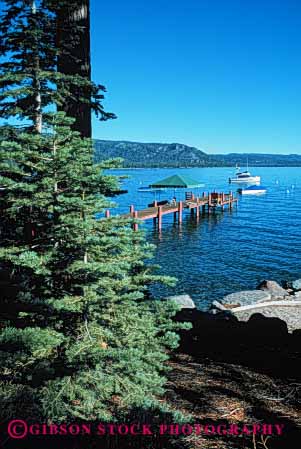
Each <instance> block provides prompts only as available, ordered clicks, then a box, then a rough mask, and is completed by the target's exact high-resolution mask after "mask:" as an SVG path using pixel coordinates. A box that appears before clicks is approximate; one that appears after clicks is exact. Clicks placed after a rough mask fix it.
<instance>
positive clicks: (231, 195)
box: [229, 190, 233, 210]
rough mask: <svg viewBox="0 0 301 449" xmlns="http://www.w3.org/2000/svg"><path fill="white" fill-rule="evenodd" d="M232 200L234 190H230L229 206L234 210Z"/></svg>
mask: <svg viewBox="0 0 301 449" xmlns="http://www.w3.org/2000/svg"><path fill="white" fill-rule="evenodd" d="M232 200H233V193H232V190H231V191H230V196H229V207H230V210H232Z"/></svg>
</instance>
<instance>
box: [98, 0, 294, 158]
mask: <svg viewBox="0 0 301 449" xmlns="http://www.w3.org/2000/svg"><path fill="white" fill-rule="evenodd" d="M91 19H92V36H91V37H92V68H93V78H94V80H95V81H96V82H99V83H102V84H105V86H106V87H107V90H108V92H107V94H106V101H105V107H106V109H107V110H109V111H112V112H115V113H116V114H117V115H118V119H117V120H114V121H110V122H105V123H103V122H97V121H96V120H94V123H93V134H94V137H95V138H101V139H112V140H114V139H116V140H123V139H124V140H136V141H143V142H180V143H185V144H187V145H192V146H197V147H198V148H200V149H203V150H205V151H206V152H208V153H228V152H258V153H299V154H301V126H300V125H301V3H300V1H299V0H296V1H295V0H273V1H272V0H261V1H259V0H252V1H251V0H240V1H238V0H227V1H226V0H186V1H183V0H181V1H179V0H152V1H141V0H139V1H138V0H128V1H122V0H115V1H114V0H113V1H110V2H100V1H99V0H91Z"/></svg>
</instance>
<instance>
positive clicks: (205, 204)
mask: <svg viewBox="0 0 301 449" xmlns="http://www.w3.org/2000/svg"><path fill="white" fill-rule="evenodd" d="M237 201H238V200H237V198H236V197H234V195H233V193H232V192H229V193H223V192H222V193H219V192H209V193H205V192H203V194H202V195H201V196H196V195H194V194H191V195H187V194H186V197H185V200H183V201H176V200H172V201H170V202H167V203H166V202H165V201H164V202H158V201H154V202H153V203H151V204H149V205H148V207H147V208H145V209H141V210H135V208H134V206H133V205H131V206H130V210H129V213H128V214H123V215H122V217H123V218H133V219H134V220H135V221H134V223H133V229H134V230H135V231H136V230H138V225H139V220H141V221H145V220H150V219H153V221H154V224H155V225H157V227H158V229H161V228H162V217H163V216H164V215H168V214H174V221H177V222H178V223H182V220H183V211H184V209H188V210H190V212H191V214H193V215H196V217H197V218H199V217H200V213H203V214H204V213H206V212H207V213H209V214H210V212H211V211H212V210H214V209H216V208H221V209H222V210H224V208H225V207H226V206H228V207H229V209H230V210H231V209H232V207H233V205H234V204H237ZM162 203H164V204H162ZM105 216H106V217H107V218H108V217H110V211H109V210H107V211H106V212H105ZM136 220H137V221H136Z"/></svg>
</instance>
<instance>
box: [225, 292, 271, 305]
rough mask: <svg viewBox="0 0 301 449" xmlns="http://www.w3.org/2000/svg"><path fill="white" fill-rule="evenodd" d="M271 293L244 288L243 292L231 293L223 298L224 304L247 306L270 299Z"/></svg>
mask: <svg viewBox="0 0 301 449" xmlns="http://www.w3.org/2000/svg"><path fill="white" fill-rule="evenodd" d="M270 300H271V294H270V293H269V292H267V291H262V290H243V291H241V292H236V293H231V294H230V295H227V296H225V297H224V298H223V300H222V301H221V302H222V303H223V304H225V305H226V304H229V305H233V306H237V307H240V306H247V305H250V304H256V303H257V302H264V301H270Z"/></svg>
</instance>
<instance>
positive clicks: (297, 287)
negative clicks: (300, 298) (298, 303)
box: [292, 279, 301, 290]
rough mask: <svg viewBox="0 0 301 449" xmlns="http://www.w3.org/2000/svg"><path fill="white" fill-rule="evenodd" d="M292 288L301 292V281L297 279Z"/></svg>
mask: <svg viewBox="0 0 301 449" xmlns="http://www.w3.org/2000/svg"><path fill="white" fill-rule="evenodd" d="M292 287H293V289H294V290H301V279H296V280H295V281H293V282H292Z"/></svg>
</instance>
